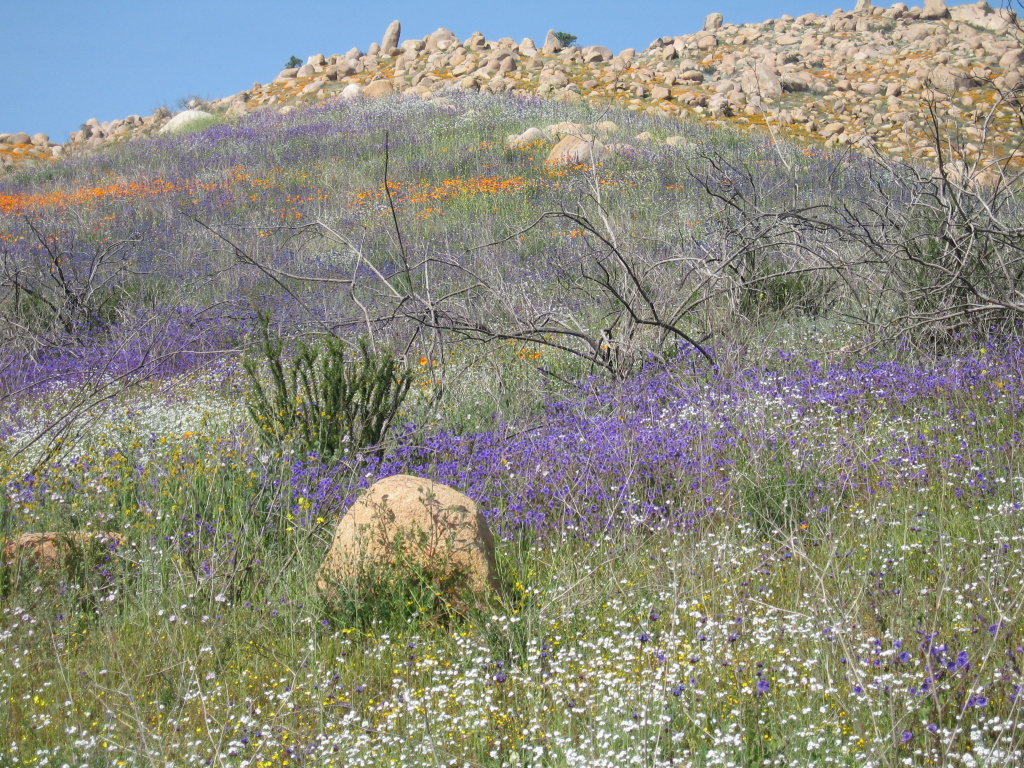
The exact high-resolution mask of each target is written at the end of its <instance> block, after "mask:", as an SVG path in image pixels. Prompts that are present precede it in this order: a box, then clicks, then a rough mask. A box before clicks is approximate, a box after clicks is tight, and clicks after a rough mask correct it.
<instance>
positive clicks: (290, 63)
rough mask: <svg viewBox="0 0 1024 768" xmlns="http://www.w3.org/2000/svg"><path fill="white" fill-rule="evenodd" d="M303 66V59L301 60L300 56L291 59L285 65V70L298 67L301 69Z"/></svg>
mask: <svg viewBox="0 0 1024 768" xmlns="http://www.w3.org/2000/svg"><path fill="white" fill-rule="evenodd" d="M301 66H302V59H300V58H299V57H298V56H292V57H291V58H290V59H288V61H287V63H286V64H285V65H284V68H285V69H295V68H296V67H301Z"/></svg>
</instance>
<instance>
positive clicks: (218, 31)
mask: <svg viewBox="0 0 1024 768" xmlns="http://www.w3.org/2000/svg"><path fill="white" fill-rule="evenodd" d="M7 5H8V7H7V8H6V9H5V10H4V13H3V22H4V30H3V31H4V35H3V41H2V44H0V71H2V72H3V73H4V75H3V77H2V78H0V133H14V132H17V131H27V132H28V133H30V134H31V133H36V132H40V131H41V132H43V133H48V134H49V135H50V138H51V139H52V140H53V141H64V140H66V138H67V135H68V133H69V132H71V131H74V130H77V129H78V127H79V126H80V125H81V124H82V123H83V122H85V121H86V120H87V119H89V118H90V117H95V118H97V119H98V120H100V121H101V122H102V121H104V120H113V119H115V118H120V117H126V116H127V115H131V114H139V115H148V114H150V113H151V112H152V111H153V110H154V109H156V108H157V107H159V106H161V105H166V106H167V107H169V108H171V109H175V105H176V104H177V102H178V101H179V100H180V99H182V98H183V97H187V96H190V95H198V96H202V97H204V98H209V99H213V98H218V97H220V96H228V95H230V94H233V93H237V92H238V91H241V90H244V89H246V88H249V87H251V86H252V83H253V81H259V82H264V83H265V82H268V81H269V80H271V79H273V78H274V77H275V76H276V75H277V73H278V71H279V70H280V69H281V68H282V66H283V65H284V63H285V62H286V61H287V60H288V58H289V57H291V56H293V55H294V56H298V57H299V58H301V59H305V58H306V57H307V56H310V55H312V54H314V53H323V54H324V55H327V56H329V55H330V54H332V53H344V52H345V51H347V50H349V49H350V48H352V47H353V46H355V47H358V48H360V49H361V50H363V51H365V50H366V48H367V47H369V45H370V43H371V42H373V41H375V40H376V41H379V40H380V38H381V36H382V35H383V33H384V29H385V27H387V25H388V23H390V22H391V21H392V20H393V19H399V20H400V21H401V22H402V38H403V39H411V38H414V37H423V36H425V35H427V34H429V33H430V32H433V31H434V30H435V29H437V28H438V27H447V28H448V29H451V30H452V31H453V32H454V33H455V34H456V35H457V36H458V37H460V38H462V39H465V38H466V37H468V36H469V35H470V33H472V32H474V31H477V30H479V31H480V32H483V33H484V35H486V36H487V37H488V38H489V39H497V38H499V37H505V36H508V37H513V38H515V39H516V40H520V39H522V38H523V37H532V38H534V39H535V40H538V42H541V41H543V39H544V35H545V34H546V33H547V31H548V29H552V28H553V29H556V30H559V31H565V32H569V33H571V34H574V35H576V36H577V37H578V38H579V43H580V44H581V45H595V44H596V45H605V46H607V47H609V48H612V49H613V50H615V51H616V52H618V51H619V50H621V49H623V48H636V49H637V50H640V49H642V48H644V47H646V46H647V44H648V43H650V42H651V40H653V39H654V38H656V37H661V36H663V35H681V34H687V33H690V32H695V31H696V30H698V29H700V27H701V24H702V23H703V21H704V17H705V16H706V15H707V14H708V13H710V12H712V11H718V12H720V13H722V14H723V15H724V16H725V18H726V21H732V22H735V23H748V22H759V21H764V20H765V19H770V18H778V17H779V16H781V15H782V14H785V13H789V14H791V15H793V16H799V15H800V14H803V13H808V12H812V11H813V12H815V13H831V12H832V11H833V10H834V9H835V8H836V7H837V6H836V0H764V1H763V2H753V1H752V0H715V2H714V3H712V4H704V3H693V2H686V1H685V0H684V1H683V2H679V1H677V2H660V1H659V2H628V0H616V2H611V1H610V0H590V2H578V1H576V0H573V1H565V0H563V2H551V1H550V0H514V1H511V2H508V1H507V2H493V0H477V2H449V0H432V2H422V1H421V2H378V3H374V2H372V0H370V2H348V1H346V0H334V2H321V0H299V1H298V2H281V1H280V0H278V2H267V1H266V0H247V1H246V2H241V1H240V0H163V1H162V2H153V0H99V2H95V3H89V2H83V1H82V0H74V1H71V0H51V2H47V3H34V2H30V1H29V0H25V1H24V2H12V3H9V4H7ZM847 5H848V6H849V8H847V10H850V9H851V8H852V7H853V5H854V0H847ZM841 7H844V8H846V7H847V6H846V5H844V6H841Z"/></svg>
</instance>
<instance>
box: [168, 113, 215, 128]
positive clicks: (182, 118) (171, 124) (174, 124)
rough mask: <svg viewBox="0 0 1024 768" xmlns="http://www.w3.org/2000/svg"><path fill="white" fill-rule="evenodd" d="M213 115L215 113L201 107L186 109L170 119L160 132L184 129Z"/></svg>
mask: <svg viewBox="0 0 1024 768" xmlns="http://www.w3.org/2000/svg"><path fill="white" fill-rule="evenodd" d="M211 117H213V115H211V114H210V113H209V112H205V111H203V110H201V109H186V110H185V111H184V112H179V113H178V114H176V115H175V116H174V117H172V118H171V119H170V120H168V121H167V124H166V125H165V126H164V127H163V128H161V129H160V133H174V132H175V131H182V130H185V129H186V128H189V127H191V126H193V125H195V124H196V123H199V122H202V121H204V120H206V119H208V118H211Z"/></svg>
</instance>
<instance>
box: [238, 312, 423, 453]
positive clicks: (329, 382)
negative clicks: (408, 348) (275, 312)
mask: <svg viewBox="0 0 1024 768" xmlns="http://www.w3.org/2000/svg"><path fill="white" fill-rule="evenodd" d="M260 336H261V345H260V352H259V355H258V356H257V357H247V358H246V359H245V360H244V361H243V366H244V367H245V371H246V373H248V375H249V379H250V383H251V386H252V388H251V390H250V391H249V393H248V395H247V398H246V406H247V409H248V411H249V415H250V416H251V417H252V420H253V423H254V424H255V425H256V427H257V430H258V432H259V436H260V439H261V440H262V442H263V443H265V444H267V445H281V444H284V443H292V444H295V445H296V447H299V448H301V450H303V451H305V452H307V453H316V454H318V455H319V456H320V457H322V458H323V459H331V458H340V457H341V456H342V455H343V454H348V455H349V456H351V457H358V455H359V454H361V453H364V452H367V451H376V450H378V449H379V446H380V445H381V443H382V442H383V441H384V438H385V437H386V435H387V432H388V430H389V429H390V427H391V424H392V422H393V421H394V418H395V416H396V414H397V413H398V410H399V408H401V406H402V403H403V401H404V400H405V397H406V395H407V394H408V392H409V385H410V383H411V378H410V375H409V371H408V369H407V368H406V367H405V366H404V365H402V363H401V362H399V360H398V359H397V358H396V357H395V356H394V355H393V354H391V353H390V352H387V351H384V352H375V351H373V350H371V349H370V347H369V344H367V342H366V341H365V340H360V341H359V357H358V359H357V360H352V361H350V360H347V359H346V354H345V346H344V343H343V342H342V341H341V340H340V339H338V338H335V337H328V338H326V339H324V340H323V341H322V342H320V343H318V344H315V345H312V346H310V345H307V344H300V345H299V347H298V350H297V353H296V355H295V357H294V358H293V359H292V360H291V362H290V363H289V362H286V361H285V360H283V356H284V341H283V340H282V339H281V338H279V337H275V336H272V334H271V333H270V330H269V327H268V323H267V322H263V323H262V324H261V327H260ZM264 366H265V367H266V368H267V369H268V370H269V374H270V381H269V384H264V380H263V377H262V376H261V370H262V369H263V368H264Z"/></svg>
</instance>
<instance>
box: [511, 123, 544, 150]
mask: <svg viewBox="0 0 1024 768" xmlns="http://www.w3.org/2000/svg"><path fill="white" fill-rule="evenodd" d="M537 141H543V142H548V141H551V138H550V137H549V136H548V135H547V133H545V132H544V131H542V130H541V129H540V128H537V127H536V126H534V127H532V128H527V129H526V130H525V131H523V132H522V133H519V134H514V135H512V136H509V137H508V139H506V142H505V143H506V146H508V147H509V148H510V149H520V148H522V147H525V146H527V145H528V144H533V143H534V142H537Z"/></svg>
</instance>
